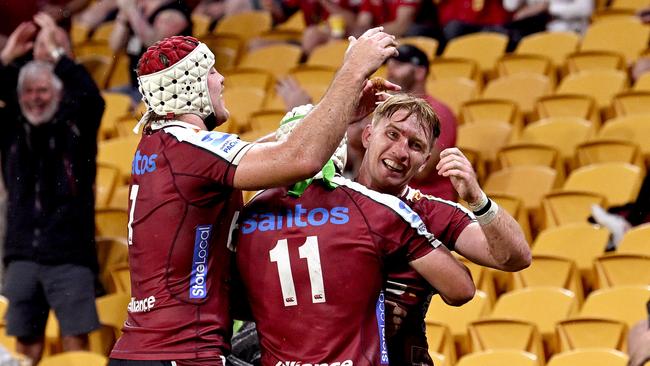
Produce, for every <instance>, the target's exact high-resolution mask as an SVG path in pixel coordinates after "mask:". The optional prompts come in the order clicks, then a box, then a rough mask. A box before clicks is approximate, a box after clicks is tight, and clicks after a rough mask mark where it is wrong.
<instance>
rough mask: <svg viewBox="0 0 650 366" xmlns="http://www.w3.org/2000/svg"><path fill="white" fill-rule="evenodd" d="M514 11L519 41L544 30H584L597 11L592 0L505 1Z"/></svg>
mask: <svg viewBox="0 0 650 366" xmlns="http://www.w3.org/2000/svg"><path fill="white" fill-rule="evenodd" d="M503 7H504V8H505V9H506V10H508V11H511V12H513V15H512V20H513V21H512V23H510V24H509V25H508V27H509V28H510V29H511V37H512V38H513V42H514V43H515V44H516V43H517V42H519V40H520V39H521V38H523V37H525V36H527V35H529V34H532V33H536V32H541V31H544V30H548V31H552V32H576V33H580V34H582V33H584V32H585V30H586V29H587V27H588V26H589V20H590V18H591V13H593V11H594V1H593V0H503Z"/></svg>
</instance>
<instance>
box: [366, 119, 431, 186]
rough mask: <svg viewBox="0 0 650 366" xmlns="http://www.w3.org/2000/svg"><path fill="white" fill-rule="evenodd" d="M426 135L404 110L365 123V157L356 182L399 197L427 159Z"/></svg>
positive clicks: (428, 151)
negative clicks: (371, 122)
mask: <svg viewBox="0 0 650 366" xmlns="http://www.w3.org/2000/svg"><path fill="white" fill-rule="evenodd" d="M430 134H431V132H430V131H427V128H426V126H425V124H424V123H422V122H421V121H420V120H418V117H417V116H416V115H415V114H414V113H411V114H410V115H409V112H408V110H405V109H401V110H398V111H396V112H395V113H393V115H392V116H390V117H383V118H381V119H380V120H379V121H377V122H376V123H374V124H369V125H368V126H366V128H365V129H364V131H363V136H362V140H363V145H364V147H365V148H366V155H365V157H364V160H363V162H362V164H361V168H360V170H359V181H360V182H362V183H363V184H364V185H366V186H368V187H369V188H372V189H374V190H377V191H379V192H382V193H389V194H393V195H399V194H400V193H401V192H402V191H403V190H404V187H405V186H406V185H407V184H408V182H409V181H410V180H411V178H413V176H414V175H415V174H416V173H417V172H418V171H419V170H420V169H421V168H422V167H423V166H424V164H425V163H426V162H427V160H428V159H429V157H430V155H431V153H430V150H431V144H430V142H429V141H430V138H429V136H430Z"/></svg>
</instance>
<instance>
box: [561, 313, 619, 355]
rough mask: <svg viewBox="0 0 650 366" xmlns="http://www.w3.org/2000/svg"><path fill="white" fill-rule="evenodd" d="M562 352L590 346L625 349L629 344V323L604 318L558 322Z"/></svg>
mask: <svg viewBox="0 0 650 366" xmlns="http://www.w3.org/2000/svg"><path fill="white" fill-rule="evenodd" d="M555 330H556V336H557V339H558V341H559V344H560V349H559V351H560V352H565V351H571V350H576V349H582V348H590V347H604V348H611V349H616V350H619V351H623V350H624V349H625V347H626V344H627V325H625V323H622V322H620V321H617V320H610V319H603V318H573V319H565V320H562V321H560V322H558V323H557V326H556V327H555Z"/></svg>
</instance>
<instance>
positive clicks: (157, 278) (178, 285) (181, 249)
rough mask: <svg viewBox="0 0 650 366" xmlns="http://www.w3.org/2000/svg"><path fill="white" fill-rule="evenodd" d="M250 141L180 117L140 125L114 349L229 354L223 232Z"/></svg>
mask: <svg viewBox="0 0 650 366" xmlns="http://www.w3.org/2000/svg"><path fill="white" fill-rule="evenodd" d="M250 146H251V145H250V144H248V143H246V142H244V141H241V140H239V139H238V138H237V136H235V135H229V134H223V133H220V132H209V131H204V130H200V129H198V128H196V127H194V126H192V125H190V124H186V123H183V122H177V121H173V122H168V123H167V124H166V125H165V127H162V128H159V129H154V130H153V132H152V133H151V134H143V136H142V139H141V141H140V144H139V145H138V148H137V151H136V153H135V157H134V160H133V166H132V175H131V177H132V179H131V180H132V182H131V188H130V195H129V197H130V202H129V215H130V219H129V224H128V229H129V234H128V236H129V266H130V269H131V296H132V297H131V302H130V304H129V308H128V319H127V321H126V323H125V325H124V328H123V334H122V337H121V338H120V339H119V340H118V342H117V343H116V345H115V347H114V348H113V351H112V352H111V357H112V358H118V359H132V360H182V359H193V360H199V361H200V360H201V359H212V360H213V361H214V359H215V358H217V359H219V358H220V357H219V356H221V355H223V354H226V353H228V351H229V349H230V346H229V344H230V335H231V329H232V326H231V318H230V315H229V301H228V294H229V283H228V281H229V280H230V263H231V260H232V259H233V257H232V256H233V253H232V251H231V249H232V247H231V248H230V249H229V248H228V245H229V240H230V237H229V234H230V229H231V227H232V226H234V225H235V223H236V220H237V216H238V213H239V211H240V210H241V207H242V198H241V192H239V191H238V190H235V189H233V188H232V184H233V177H234V174H235V169H236V168H237V164H238V163H239V160H240V159H241V157H242V156H243V155H244V154H245V153H246V151H248V149H249V148H250ZM199 363H200V362H199Z"/></svg>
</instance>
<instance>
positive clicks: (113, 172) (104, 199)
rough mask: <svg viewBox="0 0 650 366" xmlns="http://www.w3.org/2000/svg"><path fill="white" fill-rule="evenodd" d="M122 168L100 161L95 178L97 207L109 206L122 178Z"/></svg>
mask: <svg viewBox="0 0 650 366" xmlns="http://www.w3.org/2000/svg"><path fill="white" fill-rule="evenodd" d="M120 179H121V177H120V170H119V169H118V168H117V167H115V166H112V165H110V164H105V163H98V164H97V176H96V178H95V207H99V208H103V207H108V205H109V203H110V202H111V197H112V196H113V191H114V190H115V185H116V184H117V182H118V180H120Z"/></svg>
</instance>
